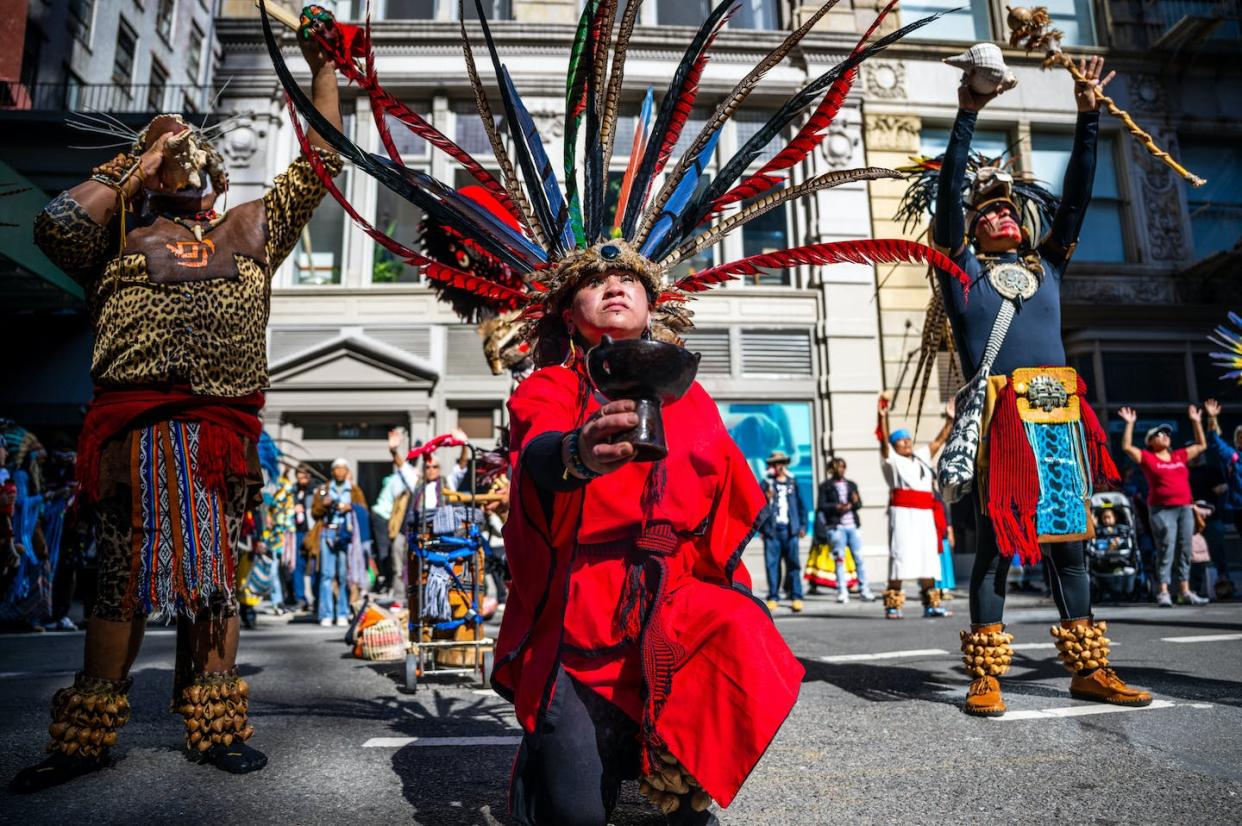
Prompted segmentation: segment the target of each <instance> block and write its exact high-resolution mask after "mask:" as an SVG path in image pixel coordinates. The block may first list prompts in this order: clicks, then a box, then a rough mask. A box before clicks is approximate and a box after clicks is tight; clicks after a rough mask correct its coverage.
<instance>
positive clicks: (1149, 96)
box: [1126, 74, 1165, 112]
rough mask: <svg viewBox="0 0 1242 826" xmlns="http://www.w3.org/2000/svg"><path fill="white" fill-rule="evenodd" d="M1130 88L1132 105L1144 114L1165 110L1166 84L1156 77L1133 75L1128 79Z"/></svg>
mask: <svg viewBox="0 0 1242 826" xmlns="http://www.w3.org/2000/svg"><path fill="white" fill-rule="evenodd" d="M1126 83H1127V84H1129V87H1130V105H1131V107H1133V108H1134V109H1138V110H1140V111H1144V112H1156V111H1162V110H1163V109H1164V108H1165V95H1164V84H1162V83H1161V82H1160V78H1158V77H1156V76H1155V75H1141V74H1140V75H1133V76H1131V77H1129V78H1127V79H1126Z"/></svg>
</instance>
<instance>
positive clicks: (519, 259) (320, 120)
mask: <svg viewBox="0 0 1242 826" xmlns="http://www.w3.org/2000/svg"><path fill="white" fill-rule="evenodd" d="M260 11H261V13H262V22H263V38H264V40H265V41H266V42H267V50H268V53H269V54H270V55H271V58H272V65H273V68H275V70H276V76H277V77H278V78H279V79H280V83H281V86H283V87H284V90H285V93H286V94H287V95H288V96H289V99H290V100H291V101H293V105H294V106H295V107H297V110H298V112H299V113H301V115H302V117H304V118H306V122H307V124H308V125H309V126H310V128H311V129H313V130H314V131H315V132H316V133H318V134H319V136H320V137H322V138H323V139H324V140H325V141H326V142H327V143H328V144H329V145H330V146H331V147H332V148H333V149H335V150H336V151H337V152H339V153H340V154H341V155H342V156H344V157H345V158H347V159H348V160H349V161H350V162H351V163H353V164H354V165H355V166H357V167H358V168H359V169H361V170H362V171H364V172H366V173H367V174H368V175H370V176H371V177H373V178H375V179H376V180H377V181H379V182H380V183H381V184H383V185H384V186H386V187H388V188H389V189H390V190H392V191H393V192H395V193H397V194H398V195H400V196H401V197H402V198H405V199H406V200H407V201H409V202H410V203H412V204H414V205H415V206H417V207H418V208H419V209H421V210H423V211H424V212H425V213H427V214H428V215H430V216H431V217H432V218H433V219H434V220H435V221H437V222H439V223H441V224H444V225H446V226H449V227H452V228H453V229H455V230H457V231H458V232H461V233H463V234H465V235H467V236H470V237H474V238H475V239H476V241H477V242H478V244H479V246H480V247H482V248H484V249H486V250H487V251H488V252H490V253H492V254H493V255H495V256H496V257H497V258H499V259H501V260H502V261H504V263H506V264H508V265H509V266H511V267H513V268H515V269H517V270H518V271H520V272H531V271H532V270H533V269H534V262H532V261H529V260H527V257H526V255H527V254H526V252H525V251H524V250H523V251H519V250H516V249H514V248H513V247H512V246H511V245H509V244H505V243H501V242H498V241H497V240H496V239H495V237H494V236H491V235H490V234H481V233H480V224H479V222H478V221H476V220H472V219H471V218H470V217H468V216H466V215H464V214H463V212H462V210H461V209H460V208H459V207H457V206H454V205H452V204H450V203H447V202H445V201H443V200H440V199H438V198H436V197H434V196H433V195H431V194H430V193H428V192H426V191H424V190H423V189H421V188H420V187H419V186H418V185H417V184H416V183H415V182H414V181H413V180H410V179H407V177H406V174H407V173H409V174H417V173H414V172H413V170H408V169H404V168H403V167H398V166H397V165H395V164H393V163H392V161H390V160H389V159H387V158H383V157H380V156H379V155H375V154H373V153H370V152H367V151H365V150H363V149H362V148H361V147H359V146H358V145H357V144H355V143H354V142H353V141H351V140H350V139H349V138H347V137H345V135H343V134H341V132H340V130H338V129H337V128H336V127H335V126H334V125H333V124H332V123H331V122H330V121H329V120H328V119H327V118H325V117H324V116H323V115H321V114H320V113H319V111H318V110H317V109H316V108H315V105H314V103H312V102H311V100H310V98H308V97H307V96H306V93H305V92H303V91H302V89H301V87H299V86H298V84H297V81H296V80H294V78H293V74H292V73H291V72H290V71H289V66H288V65H287V64H286V63H285V59H284V57H283V56H282V55H281V53H280V46H279V44H277V42H276V37H275V35H274V34H273V33H272V26H271V21H270V19H269V18H268V15H267V10H266V9H265V8H263V7H262V6H260Z"/></svg>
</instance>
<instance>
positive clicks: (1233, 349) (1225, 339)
mask: <svg viewBox="0 0 1242 826" xmlns="http://www.w3.org/2000/svg"><path fill="white" fill-rule="evenodd" d="M1229 324H1231V325H1233V328H1232V329H1230V327H1229V325H1228V324H1222V325H1220V326H1219V327H1217V328H1216V329H1215V330H1213V331H1212V334H1211V335H1209V336H1208V340H1209V341H1211V342H1212V343H1213V344H1216V345H1218V346H1220V347H1224V348H1225V350H1224V352H1216V353H1212V359H1213V361H1214V364H1215V365H1216V366H1217V367H1219V368H1221V369H1223V370H1225V374H1224V375H1223V376H1221V377H1220V378H1221V381H1237V382H1239V383H1242V316H1239V315H1238V314H1237V313H1234V312H1230V313H1229Z"/></svg>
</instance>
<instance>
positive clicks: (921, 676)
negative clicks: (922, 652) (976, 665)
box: [799, 658, 965, 705]
mask: <svg viewBox="0 0 1242 826" xmlns="http://www.w3.org/2000/svg"><path fill="white" fill-rule="evenodd" d="M799 662H801V663H802V666H803V667H804V668H805V669H806V676H805V677H803V678H802V681H803V682H804V683H812V682H818V683H829V684H830V685H835V686H836V687H837V688H840V689H842V690H843V691H848V692H849V693H850V694H853V695H854V696H855V697H858V698H860V699H863V700H866V701H867V702H870V703H890V702H896V701H900V700H926V701H928V702H932V703H947V704H949V705H957V703H958V698H957V696H956V695H955V694H949V693H948V692H946V691H945V687H944V683H942V682H941V680H942V679H943V676H942V674H941V673H938V672H935V671H925V670H923V669H919V668H911V667H909V666H900V665H871V664H869V663H826V662H823V661H822V660H812V659H804V658H799ZM964 690H965V687H964V686H963V691H964Z"/></svg>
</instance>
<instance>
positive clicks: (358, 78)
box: [318, 20, 521, 219]
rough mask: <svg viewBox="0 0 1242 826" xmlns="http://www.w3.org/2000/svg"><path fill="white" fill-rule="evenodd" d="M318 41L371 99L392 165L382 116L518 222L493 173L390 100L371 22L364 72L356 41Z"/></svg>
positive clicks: (395, 158) (390, 145) (364, 39)
mask: <svg viewBox="0 0 1242 826" xmlns="http://www.w3.org/2000/svg"><path fill="white" fill-rule="evenodd" d="M318 42H319V45H320V47H321V48H323V49H324V53H325V54H327V55H328V56H329V57H330V58H331V59H332V62H333V63H334V64H336V68H337V69H338V70H339V71H340V73H341V74H342V75H344V76H345V78H346V79H347V80H349V81H351V82H353V83H356V84H358V88H360V89H362V90H364V91H365V92H366V93H367V95H368V96H369V97H370V98H371V112H372V114H373V115H374V117H375V123H376V126H377V127H378V129H379V133H380V140H381V141H383V143H384V149H385V151H387V152H388V154H389V156H390V157H391V158H392V159H393V161H394V162H397V163H400V154H399V153H398V152H397V149H396V145H395V144H394V143H393V142H392V135H391V134H390V132H389V129H388V125H387V123H385V122H384V116H385V115H392V116H393V117H394V118H396V119H397V120H398V121H399V122H401V123H403V124H405V126H406V128H407V129H409V130H410V131H411V132H413V133H414V134H415V135H417V136H418V137H420V138H422V139H423V140H425V141H427V143H429V144H431V145H432V146H434V147H435V148H436V149H439V150H440V151H441V152H443V153H444V154H446V155H448V156H449V157H450V158H452V159H453V160H455V161H457V162H458V163H459V164H461V166H462V168H463V169H465V170H466V171H467V172H469V173H470V175H471V176H472V177H473V178H474V179H475V180H476V181H478V182H479V185H480V186H482V187H484V188H485V189H486V190H487V191H488V192H489V193H491V195H492V197H494V198H495V199H496V200H497V201H499V202H500V203H501V205H503V206H504V208H505V211H507V212H508V213H509V214H511V215H513V216H514V217H515V218H519V219H520V217H521V216H520V214H519V212H518V210H517V207H516V206H514V205H513V201H512V200H510V198H509V193H508V191H507V190H506V189H505V188H504V186H502V185H501V184H500V182H499V181H497V180H496V178H495V177H494V176H493V175H492V173H490V172H488V171H487V170H486V169H485V168H484V167H483V165H482V164H480V163H479V162H478V161H476V160H475V159H474V157H473V156H472V155H471V154H470V153H469V152H467V151H466V150H464V149H462V148H461V147H460V146H458V145H457V144H456V143H454V142H453V141H452V140H450V139H449V138H448V136H447V135H445V134H444V133H443V132H441V131H440V130H438V129H436V128H435V127H434V126H432V125H431V124H430V123H428V122H427V121H426V120H425V119H424V118H423V117H422V116H421V115H419V114H418V113H417V112H415V111H414V110H412V109H410V108H409V107H408V106H406V105H405V104H404V103H402V102H401V101H399V100H397V99H396V98H395V97H393V96H392V94H390V93H389V92H388V91H387V90H386V89H384V87H383V86H381V85H380V84H379V80H378V78H377V77H376V75H375V56H374V54H373V52H372V49H371V34H370V20H368V21H367V28H366V31H365V32H364V34H363V36H362V39H361V41H360V42H361V43H362V46H363V50H364V55H365V59H366V66H367V68H366V71H365V72H363V71H361V70H359V68H358V64H356V63H355V62H354V58H353V56H352V53H351V52H356V51H359V49H358V48H356V46H357V42H355V48H353V49H352V50H351V51H346V50H344V49H343V48H341V47H340V45H339V40H338V41H337V44H338V45H336V46H335V47H334V41H331V40H328V39H326V38H324V37H323V36H322V35H320V36H319V37H318Z"/></svg>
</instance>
